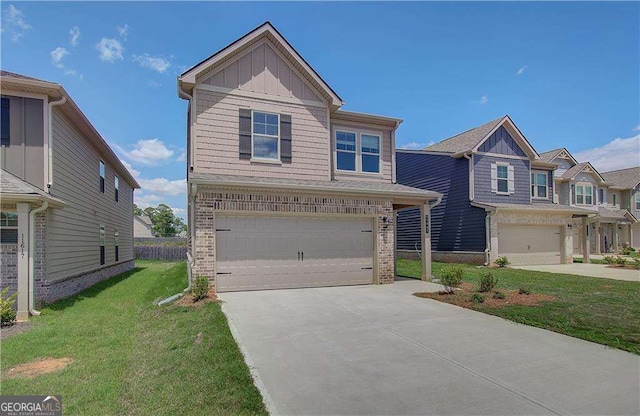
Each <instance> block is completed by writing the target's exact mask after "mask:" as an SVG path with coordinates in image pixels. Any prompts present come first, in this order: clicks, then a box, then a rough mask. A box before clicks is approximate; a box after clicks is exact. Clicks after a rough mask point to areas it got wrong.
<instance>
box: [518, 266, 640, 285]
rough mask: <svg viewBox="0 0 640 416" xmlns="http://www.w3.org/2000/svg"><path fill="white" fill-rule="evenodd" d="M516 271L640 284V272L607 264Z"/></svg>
mask: <svg viewBox="0 0 640 416" xmlns="http://www.w3.org/2000/svg"><path fill="white" fill-rule="evenodd" d="M513 268H514V269H522V270H535V271H537V272H547V273H556V274H557V273H564V274H575V275H578V276H591V277H601V278H603V279H614V280H626V281H630V282H640V270H632V269H622V268H615V267H607V265H606V264H591V263H589V264H582V263H572V264H553V265H542V266H513Z"/></svg>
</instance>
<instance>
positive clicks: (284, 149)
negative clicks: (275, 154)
mask: <svg viewBox="0 0 640 416" xmlns="http://www.w3.org/2000/svg"><path fill="white" fill-rule="evenodd" d="M280 160H281V161H282V163H291V161H292V149H291V116H290V115H289V114H280Z"/></svg>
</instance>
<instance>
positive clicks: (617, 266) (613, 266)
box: [605, 264, 640, 270]
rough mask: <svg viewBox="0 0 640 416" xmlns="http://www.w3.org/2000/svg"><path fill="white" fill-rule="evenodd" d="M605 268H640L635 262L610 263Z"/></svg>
mask: <svg viewBox="0 0 640 416" xmlns="http://www.w3.org/2000/svg"><path fill="white" fill-rule="evenodd" d="M605 269H629V270H640V269H638V268H637V267H636V266H635V265H633V264H625V265H622V264H609V265H607V266H605Z"/></svg>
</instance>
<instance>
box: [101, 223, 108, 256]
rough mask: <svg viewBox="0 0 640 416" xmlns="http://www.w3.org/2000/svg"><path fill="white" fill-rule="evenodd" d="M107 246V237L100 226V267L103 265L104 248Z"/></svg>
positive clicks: (102, 226)
mask: <svg viewBox="0 0 640 416" xmlns="http://www.w3.org/2000/svg"><path fill="white" fill-rule="evenodd" d="M106 244H107V236H106V233H105V228H104V225H102V224H100V265H101V266H102V265H103V264H104V263H105V258H104V257H105V256H104V246H105V245H106Z"/></svg>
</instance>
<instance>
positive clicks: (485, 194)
mask: <svg viewBox="0 0 640 416" xmlns="http://www.w3.org/2000/svg"><path fill="white" fill-rule="evenodd" d="M397 163H398V172H397V179H398V182H399V183H401V184H404V185H407V186H413V187H418V188H423V189H431V190H434V191H437V192H440V193H442V194H443V198H442V203H441V204H440V205H438V206H437V207H435V208H434V209H433V210H432V215H431V222H430V227H431V244H432V250H433V253H432V256H433V258H434V259H435V260H440V261H458V262H468V263H475V264H482V263H485V264H490V263H493V262H494V261H495V260H496V259H497V258H498V257H501V256H507V258H508V259H509V261H510V262H511V263H512V264H553V263H570V262H572V261H573V259H572V256H573V232H572V227H573V217H574V216H586V215H587V214H588V211H586V210H583V209H581V208H577V207H571V206H565V205H558V204H555V203H554V201H553V195H554V192H555V191H554V183H553V172H554V169H555V165H553V164H551V163H548V162H546V161H543V160H541V159H540V156H539V155H538V153H537V152H536V150H535V149H534V148H533V146H531V144H530V143H529V141H528V140H527V139H526V138H525V136H524V135H523V134H522V132H521V131H520V129H518V127H517V126H516V125H515V123H514V122H513V121H512V120H511V118H510V117H509V116H504V117H500V118H498V119H495V120H493V121H490V122H488V123H486V124H484V125H482V126H479V127H475V128H473V129H470V130H468V131H465V132H463V133H460V134H458V135H455V136H453V137H450V138H448V139H445V140H442V141H440V142H439V143H436V144H434V145H431V146H428V147H426V148H425V149H423V150H414V151H412V150H398V151H397ZM418 224H419V214H418V213H417V212H416V211H415V210H412V209H409V210H406V211H404V212H401V213H400V215H399V217H398V249H399V250H401V254H407V255H408V254H410V253H411V252H412V251H413V250H415V249H417V248H420V247H421V246H420V241H419V240H420V238H419V237H420V228H419V226H418Z"/></svg>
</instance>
